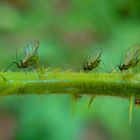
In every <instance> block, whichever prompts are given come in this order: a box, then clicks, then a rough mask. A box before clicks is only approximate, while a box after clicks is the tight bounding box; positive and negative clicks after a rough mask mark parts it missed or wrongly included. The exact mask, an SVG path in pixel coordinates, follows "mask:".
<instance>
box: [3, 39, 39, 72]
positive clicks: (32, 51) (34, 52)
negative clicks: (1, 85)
mask: <svg viewBox="0 0 140 140" xmlns="http://www.w3.org/2000/svg"><path fill="white" fill-rule="evenodd" d="M39 45H40V42H39V40H33V41H31V42H30V43H29V44H28V46H27V47H26V49H25V56H24V58H23V59H22V60H20V62H18V58H17V53H16V61H13V62H12V63H11V64H10V65H9V66H8V67H7V68H6V69H5V70H4V72H6V71H7V70H8V69H9V68H10V67H11V66H12V65H13V64H16V66H17V67H18V68H19V69H20V68H23V69H25V68H27V67H29V66H35V67H36V68H37V67H38V60H39V57H38V48H39Z"/></svg>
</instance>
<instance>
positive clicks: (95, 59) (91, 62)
mask: <svg viewBox="0 0 140 140" xmlns="http://www.w3.org/2000/svg"><path fill="white" fill-rule="evenodd" d="M101 55H102V49H99V48H96V49H93V50H91V52H89V53H88V56H87V59H86V60H85V63H84V66H83V69H84V71H91V70H93V69H95V68H96V67H98V65H99V64H100V62H101Z"/></svg>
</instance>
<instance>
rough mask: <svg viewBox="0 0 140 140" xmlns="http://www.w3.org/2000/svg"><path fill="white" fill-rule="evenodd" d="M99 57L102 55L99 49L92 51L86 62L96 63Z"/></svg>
mask: <svg viewBox="0 0 140 140" xmlns="http://www.w3.org/2000/svg"><path fill="white" fill-rule="evenodd" d="M101 55H102V49H101V48H95V49H92V50H91V52H89V54H88V61H89V62H90V63H93V62H95V61H98V60H99V59H100V58H101Z"/></svg>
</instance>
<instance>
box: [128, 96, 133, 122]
mask: <svg viewBox="0 0 140 140" xmlns="http://www.w3.org/2000/svg"><path fill="white" fill-rule="evenodd" d="M133 103H134V97H132V96H131V97H130V104H129V124H131V123H132V114H133Z"/></svg>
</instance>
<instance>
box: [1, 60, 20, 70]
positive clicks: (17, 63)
mask: <svg viewBox="0 0 140 140" xmlns="http://www.w3.org/2000/svg"><path fill="white" fill-rule="evenodd" d="M13 64H16V65H17V67H18V63H17V62H15V61H14V62H12V63H11V64H10V65H9V66H8V67H7V68H6V69H5V70H4V71H3V72H6V71H7V70H8V69H9V68H10V67H11V66H12V65H13Z"/></svg>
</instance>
